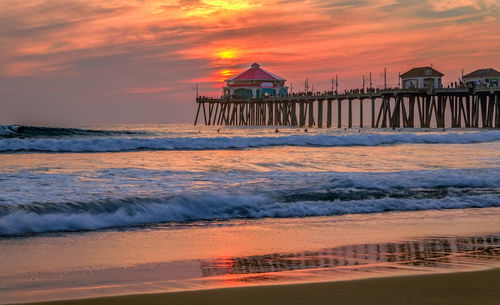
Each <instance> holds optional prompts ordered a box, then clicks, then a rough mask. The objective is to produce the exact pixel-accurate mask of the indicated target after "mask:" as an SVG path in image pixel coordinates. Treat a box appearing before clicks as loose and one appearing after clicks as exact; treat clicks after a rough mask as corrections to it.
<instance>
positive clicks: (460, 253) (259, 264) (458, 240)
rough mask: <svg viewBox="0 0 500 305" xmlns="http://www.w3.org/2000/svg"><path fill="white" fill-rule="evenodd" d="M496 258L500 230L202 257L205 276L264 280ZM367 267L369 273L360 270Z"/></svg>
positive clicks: (469, 265)
mask: <svg viewBox="0 0 500 305" xmlns="http://www.w3.org/2000/svg"><path fill="white" fill-rule="evenodd" d="M492 264H493V265H500V236H499V235H488V236H477V237H449V238H438V237H433V238H426V239H420V240H412V241H406V242H398V243H383V244H363V245H349V246H343V247H336V248H329V249H322V250H318V251H303V252H297V253H273V254H268V255H256V256H247V257H230V258H221V259H216V260H205V261H202V262H201V271H202V275H203V277H215V278H220V279H221V280H223V281H229V282H259V281H273V280H279V281H283V280H284V279H285V280H286V279H287V278H288V279H289V280H291V281H294V280H303V279H304V277H310V276H314V277H317V276H321V274H324V275H325V276H327V277H328V280H342V279H349V278H356V277H366V272H373V275H374V276H376V275H377V273H384V274H385V273H387V272H399V273H410V272H411V273H415V272H419V271H420V272H422V271H438V272H439V271H441V270H442V271H444V270H445V269H454V270H457V269H458V270H461V269H463V270H467V269H475V268H480V267H481V266H491V265H492ZM429 269H433V270H429ZM436 269H441V270H436ZM361 272H362V273H364V275H360V274H359V273H361ZM311 273H312V274H311ZM356 273H358V275H356ZM233 284H234V283H233Z"/></svg>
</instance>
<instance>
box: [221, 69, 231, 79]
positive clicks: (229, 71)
mask: <svg viewBox="0 0 500 305" xmlns="http://www.w3.org/2000/svg"><path fill="white" fill-rule="evenodd" d="M220 74H221V75H222V76H224V77H228V76H231V75H232V74H233V71H231V70H222V71H220Z"/></svg>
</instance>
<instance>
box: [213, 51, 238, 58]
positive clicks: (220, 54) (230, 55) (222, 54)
mask: <svg viewBox="0 0 500 305" xmlns="http://www.w3.org/2000/svg"><path fill="white" fill-rule="evenodd" d="M216 55H217V56H218V57H219V58H220V59H232V58H235V57H236V55H237V52H236V51H233V50H226V51H221V52H218V53H217V54H216Z"/></svg>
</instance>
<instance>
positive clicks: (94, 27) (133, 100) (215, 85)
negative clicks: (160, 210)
mask: <svg viewBox="0 0 500 305" xmlns="http://www.w3.org/2000/svg"><path fill="white" fill-rule="evenodd" d="M499 1H500V0H477V1H472V0H457V1H447V0H438V1H431V0H429V1H427V0H355V1H345V0H282V1H279V2H276V1H271V0H236V1H225V0H164V1H153V0H107V1H88V0H64V1H63V0H31V1H16V0H0V7H1V9H0V52H1V54H2V56H1V57H0V79H1V80H2V82H1V83H0V93H1V94H2V98H3V99H2V101H3V102H4V101H5V102H8V101H7V100H9V101H12V102H9V103H11V104H12V107H10V108H9V109H11V110H9V111H7V110H5V108H4V109H2V113H0V120H10V119H11V118H14V117H22V115H20V116H18V115H17V114H18V113H22V112H21V108H22V107H21V106H22V105H31V104H30V96H32V97H33V98H35V97H36V99H37V100H38V101H39V103H41V104H45V105H55V106H54V107H55V108H57V109H58V110H57V111H56V110H54V111H52V113H53V115H55V114H57V113H59V115H62V116H63V114H62V111H63V110H64V111H65V112H66V113H73V112H75V113H87V112H88V113H89V114H88V115H87V117H85V116H82V115H75V120H85V119H88V120H97V117H96V116H91V115H90V113H91V109H108V108H106V107H104V108H103V105H122V106H121V107H122V111H120V112H119V114H120V116H121V118H122V119H123V120H125V119H127V120H130V121H135V120H134V118H135V117H136V116H137V117H138V115H137V113H139V112H140V113H143V115H142V116H141V118H146V117H147V116H148V115H149V117H150V118H151V120H152V121H155V120H157V119H158V118H159V117H164V118H166V119H167V120H170V119H172V120H188V119H190V118H191V112H190V111H191V108H192V106H193V105H192V99H193V94H194V93H193V89H192V87H193V83H199V85H200V91H201V93H202V94H204V95H210V94H213V95H215V96H217V95H220V86H221V85H222V81H223V80H224V79H226V78H227V75H228V73H229V74H231V73H237V72H239V71H241V70H243V69H246V68H248V66H249V65H250V64H251V63H253V62H259V63H260V64H262V66H263V68H265V69H267V70H269V71H271V72H274V73H276V74H278V75H280V76H282V77H284V78H286V79H287V80H288V82H289V83H294V84H299V83H303V80H304V79H305V78H306V77H309V79H311V80H312V81H314V82H315V88H316V87H319V88H320V89H321V87H322V86H323V87H325V88H327V87H328V86H329V85H328V83H329V82H330V81H329V80H330V79H331V77H332V76H334V75H335V74H339V77H340V78H341V79H342V82H341V83H342V87H343V88H350V87H355V86H358V85H359V83H360V79H361V78H362V75H368V73H369V72H370V71H372V72H373V73H374V75H375V73H379V72H380V71H383V68H384V67H387V68H388V69H389V71H392V72H391V73H392V74H391V77H395V78H397V72H398V71H399V72H404V70H406V69H409V68H411V67H412V66H414V65H415V66H416V65H428V64H430V63H431V62H432V63H434V65H436V66H439V68H440V69H441V70H442V72H445V74H446V75H445V78H446V77H448V75H449V77H450V79H455V76H454V73H455V74H456V73H458V72H457V71H460V70H461V68H462V67H463V68H465V69H466V70H468V69H470V70H472V69H474V68H476V67H482V66H495V65H498V64H499V61H498V59H497V57H498V55H497V54H498V49H500V34H499V33H497V32H498V31H495V30H494V29H497V28H499V26H500V20H499V16H500V13H499V7H500V5H499ZM394 81H396V80H394ZM374 82H375V83H376V84H377V82H378V83H380V80H378V79H377V80H374ZM2 84H3V85H2ZM7 84H8V85H7ZM110 92H111V93H114V94H109V93H110ZM67 100H71V101H72V103H69V104H68V103H67ZM14 101H15V102H14ZM125 101H126V102H125ZM79 103H82V104H83V105H85V107H84V106H81V105H80V104H79ZM120 103H121V104H120ZM145 104H147V105H148V106H151V107H153V108H152V109H151V112H146V110H144V108H143V107H144V105H145ZM70 105H71V107H70ZM123 105H127V106H126V107H125V106H123ZM160 105H161V106H160ZM30 107H31V106H30ZM30 107H27V108H28V112H29V109H31V108H33V107H31V108H30ZM155 107H157V108H155ZM169 107H170V108H169ZM87 108H90V109H89V110H87ZM174 108H175V109H174ZM33 109H35V108H33ZM75 109H79V111H76V110H75ZM82 109H85V111H87V112H85V111H83V110H82ZM110 109H111V108H110ZM155 109H156V111H155ZM165 109H170V110H169V111H167V112H168V113H167V114H162V115H160V114H159V113H163V112H165V111H166V110H165ZM33 111H34V110H33ZM37 111H39V113H40V115H41V114H43V115H48V114H47V113H46V112H45V109H44V108H41V109H38V108H37ZM99 111H104V110H99ZM106 111H108V110H106ZM116 115H117V114H115V113H113V112H112V111H111V110H109V117H110V118H113V119H114V120H119V119H120V118H118V117H116ZM64 117H66V116H64ZM104 118H105V116H104V113H103V114H102V117H100V120H104Z"/></svg>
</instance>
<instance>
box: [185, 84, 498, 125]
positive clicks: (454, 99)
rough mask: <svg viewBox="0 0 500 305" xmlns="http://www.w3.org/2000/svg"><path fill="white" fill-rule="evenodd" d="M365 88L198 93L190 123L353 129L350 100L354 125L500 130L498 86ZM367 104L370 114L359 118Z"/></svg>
mask: <svg viewBox="0 0 500 305" xmlns="http://www.w3.org/2000/svg"><path fill="white" fill-rule="evenodd" d="M369 91H370V92H363V93H345V94H331V92H330V94H320V95H311V94H307V95H306V94H291V95H288V96H282V97H266V98H258V99H256V98H253V99H240V98H220V99H217V98H209V97H198V98H197V99H196V102H197V104H198V107H197V112H196V118H195V122H194V124H195V125H196V124H197V123H198V120H199V119H200V120H203V122H204V123H205V125H246V126H252V125H253V126H259V125H274V126H297V127H319V128H322V127H325V122H326V127H327V128H330V127H332V126H335V125H336V126H337V127H338V128H341V127H347V128H352V127H353V124H354V123H353V113H354V112H353V104H354V105H355V107H356V111H355V112H356V116H359V118H356V122H357V124H356V126H355V127H372V128H385V127H392V128H396V127H409V128H416V127H421V128H430V127H436V128H445V127H452V128H460V127H465V128H500V87H494V88H476V89H469V88H433V89H398V90H369ZM366 103H368V105H369V106H370V115H371V116H370V117H368V118H364V117H363V115H364V114H365V106H366ZM344 104H347V110H345V109H344V110H343V106H344ZM335 117H336V120H335ZM325 119H326V120H325ZM343 119H347V124H343V122H342V120H343ZM367 122H368V123H369V124H367V125H369V126H365V123H367Z"/></svg>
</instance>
